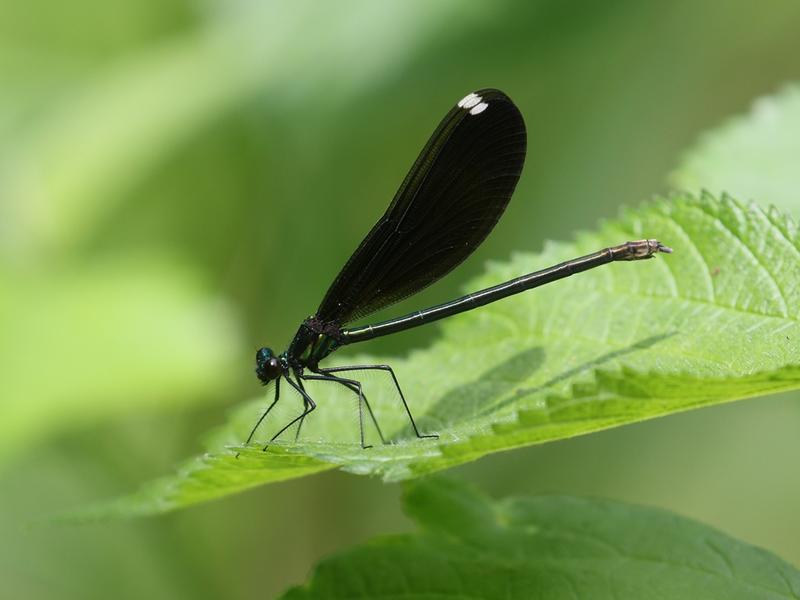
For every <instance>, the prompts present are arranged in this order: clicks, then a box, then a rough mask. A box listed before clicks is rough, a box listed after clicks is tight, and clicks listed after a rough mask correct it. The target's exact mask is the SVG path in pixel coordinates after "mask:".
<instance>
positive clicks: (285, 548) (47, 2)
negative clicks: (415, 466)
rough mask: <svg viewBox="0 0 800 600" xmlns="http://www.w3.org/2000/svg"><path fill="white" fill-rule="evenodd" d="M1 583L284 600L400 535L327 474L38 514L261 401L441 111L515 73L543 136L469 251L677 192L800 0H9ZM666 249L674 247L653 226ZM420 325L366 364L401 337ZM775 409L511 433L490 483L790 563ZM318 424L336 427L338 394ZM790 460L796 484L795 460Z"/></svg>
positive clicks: (46, 594)
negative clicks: (636, 505)
mask: <svg viewBox="0 0 800 600" xmlns="http://www.w3.org/2000/svg"><path fill="white" fill-rule="evenodd" d="M0 5H1V9H0V14H2V18H0V89H1V90H2V93H0V581H2V585H3V593H4V595H7V597H9V598H26V599H27V598H30V599H39V598H54V597H59V598H76V599H77V598H81V599H86V598H108V597H117V598H137V599H138V598H153V599H160V598H170V599H175V598H189V597H191V598H221V597H225V598H246V597H247V598H250V597H265V598H268V597H272V596H274V595H275V594H277V593H278V592H280V591H281V590H283V589H284V588H285V587H286V586H287V585H289V584H292V583H299V582H301V581H303V580H305V578H306V576H307V573H308V571H309V569H310V568H311V566H312V565H313V563H314V562H315V561H316V560H318V559H319V558H320V557H322V556H324V555H326V554H328V553H330V552H333V551H336V550H338V549H342V548H345V547H347V546H349V545H351V544H353V543H354V542H356V541H360V540H364V539H366V538H368V537H370V536H372V535H375V534H378V533H387V532H397V531H403V530H405V529H406V528H407V527H409V525H408V523H407V521H406V520H405V518H404V517H403V516H402V515H401V514H400V511H399V507H398V492H399V488H398V487H397V486H394V485H384V484H382V483H380V482H379V481H376V480H368V479H365V478H360V477H356V476H353V475H345V474H342V473H327V474H323V475H320V476H315V477H311V478H307V479H304V480H299V481H293V482H289V483H283V484H276V485H272V486H267V487H264V488H261V489H258V490H256V491H252V492H248V493H246V494H242V495H240V496H237V497H234V498H230V499H227V500H224V501H220V502H216V503H212V504H208V505H204V506H200V507H197V508H192V509H190V510H187V511H185V512H182V513H179V514H173V515H167V516H164V517H160V518H156V519H150V520H142V521H131V522H115V523H102V524H93V525H89V526H86V527H51V526H34V527H27V526H26V523H28V522H30V521H31V520H34V519H37V518H39V517H41V516H42V515H46V514H48V513H51V512H53V511H57V510H61V509H66V508H71V507H77V506H81V505H83V504H85V503H89V502H92V501H95V500H98V499H102V498H107V497H111V496H114V495H116V494H122V493H125V492H129V491H131V490H133V489H134V488H135V487H136V486H137V485H138V484H139V483H140V482H143V481H145V480H147V479H149V478H152V477H155V476H158V475H162V474H165V473H168V472H170V470H171V469H172V468H173V466H174V465H175V464H176V463H178V462H179V461H180V460H181V459H183V458H185V457H187V456H190V455H192V454H193V453H195V452H196V451H197V450H198V449H199V447H200V444H199V439H200V437H201V436H202V434H203V432H204V431H206V430H207V429H209V428H211V427H213V426H214V425H215V424H218V423H220V422H222V421H223V420H224V419H225V415H226V411H228V410H229V409H230V408H231V407H232V406H234V405H235V404H236V403H237V402H239V401H242V400H244V399H247V398H250V397H252V396H254V395H256V394H258V393H260V388H259V387H258V385H257V382H256V380H255V377H254V376H253V373H252V364H251V363H252V359H253V352H254V350H255V349H256V348H257V347H258V346H260V345H263V344H265V343H266V344H269V345H272V346H274V347H276V348H283V346H284V345H285V344H286V343H287V342H288V341H289V339H290V337H291V335H292V334H293V333H294V330H295V328H296V327H297V325H298V323H299V322H300V321H301V320H302V318H304V317H305V316H307V315H308V314H310V313H311V312H313V310H314V309H315V308H316V306H317V303H318V302H319V300H320V299H321V297H322V295H323V294H324V292H325V290H326V288H327V285H328V284H329V283H330V281H331V280H332V278H333V276H334V275H335V274H336V272H337V269H338V268H339V267H340V266H341V265H342V264H343V262H344V260H345V259H346V258H347V257H348V256H349V253H350V252H351V251H352V250H353V249H354V248H355V246H356V244H357V243H358V241H359V240H360V239H361V237H362V236H363V234H364V233H365V232H366V231H367V230H368V229H369V227H370V226H371V225H372V223H373V222H374V220H375V219H376V218H377V217H378V216H379V215H380V214H381V213H382V212H383V210H384V209H385V207H386V205H387V203H388V202H389V200H390V199H391V197H392V195H393V193H394V191H395V189H396V187H397V186H398V185H399V183H400V181H401V180H402V177H403V176H404V175H405V172H406V170H407V169H408V167H409V166H410V165H411V163H412V161H413V159H414V158H415V157H416V154H417V152H418V151H419V149H420V148H421V147H422V145H423V144H424V142H425V141H426V139H427V136H428V135H429V134H430V132H431V131H432V130H433V128H434V127H435V125H436V124H437V123H438V120H439V119H440V118H441V116H442V115H443V114H444V113H445V112H446V110H447V109H448V108H449V106H450V105H451V104H453V103H454V102H455V101H456V100H458V99H459V98H461V97H462V96H463V95H465V94H466V93H467V92H469V91H471V90H474V89H477V88H480V87H486V86H493V87H499V88H501V89H503V90H504V91H506V92H507V93H508V94H509V95H510V96H511V97H512V98H514V99H515V101H516V102H517V103H518V105H519V106H520V108H521V110H522V112H523V114H524V115H525V118H526V121H527V124H528V130H529V151H528V159H527V163H526V169H525V172H524V173H523V177H522V180H521V183H520V186H519V188H518V190H517V193H516V195H515V198H514V201H513V202H512V203H511V205H510V207H509V209H508V213H507V215H506V217H505V218H504V219H503V220H502V221H501V223H500V224H499V225H498V227H497V228H496V230H495V232H494V233H493V234H492V236H491V237H490V238H489V240H488V241H487V242H486V243H485V244H484V245H483V246H482V247H481V248H480V249H479V250H478V252H477V253H476V255H475V256H474V257H473V258H472V259H471V260H470V261H469V262H468V264H466V265H464V266H463V267H462V268H460V269H459V270H458V271H456V272H455V273H454V274H453V275H452V276H450V277H449V278H447V279H446V280H445V281H443V282H442V283H440V284H439V285H437V286H435V287H434V288H433V289H430V290H428V291H426V292H425V293H424V294H423V295H422V297H416V298H414V299H412V300H410V301H407V302H406V303H404V304H403V305H402V306H399V307H395V308H393V309H390V312H391V314H401V312H402V311H403V310H404V309H411V308H412V307H421V306H424V305H427V304H430V303H434V302H438V301H443V300H446V299H449V298H450V297H451V296H453V295H455V294H456V293H457V292H459V291H460V290H461V289H462V288H463V286H464V285H465V283H466V281H467V280H468V279H469V277H470V276H471V275H474V274H476V273H478V272H480V270H481V269H482V266H483V264H484V263H485V261H486V260H490V259H493V260H503V259H505V258H506V257H508V256H509V254H510V253H511V252H513V251H515V250H528V251H535V250H537V249H539V248H541V246H542V243H543V241H544V240H545V239H547V238H553V239H565V238H569V237H570V236H571V235H572V233H573V232H574V231H575V230H576V229H581V228H590V227H593V226H594V224H595V223H596V222H597V220H598V219H599V218H603V217H613V216H614V215H615V214H616V211H617V207H618V206H620V205H623V204H634V203H636V202H638V201H640V200H642V199H645V198H647V197H649V196H650V195H652V194H653V193H657V192H661V191H665V190H666V189H667V188H666V183H665V182H666V176H667V174H668V173H669V172H670V170H671V169H672V168H674V166H675V165H676V163H677V160H678V156H679V155H680V153H681V152H682V151H683V150H684V149H686V148H687V147H688V146H689V145H691V144H692V143H693V141H694V140H695V139H696V138H697V136H698V135H699V133H700V132H702V131H704V130H706V129H708V128H710V127H713V126H715V125H718V124H719V123H720V122H722V121H723V120H724V119H726V118H728V117H729V116H731V115H734V114H737V113H740V112H742V111H744V110H746V109H747V107H748V106H749V104H750V103H751V102H752V100H753V99H754V98H755V97H757V96H759V95H762V94H765V93H770V92H772V91H774V90H776V89H777V88H778V87H779V86H780V85H781V84H782V83H783V82H786V81H792V80H798V79H800V37H798V35H797V23H798V22H799V21H798V20H799V19H800V5H799V4H797V3H796V2H794V1H791V0H780V1H779V0H773V1H768V2H765V3H761V4H753V3H752V2H745V1H744V0H727V1H725V2H723V1H721V0H718V1H712V2H702V3H698V2H692V1H689V0H675V1H673V2H669V3H664V2H652V1H651V2H641V1H637V0H609V1H608V2H603V3H588V2H580V3H579V2H563V1H559V0H534V1H529V2H522V1H520V2H510V1H494V2H490V1H486V2H455V1H448V0H439V1H437V2H423V1H421V0H420V1H414V2H400V1H397V2H370V1H363V2H355V1H343V2H337V3H312V2H265V1H255V0H253V1H251V2H247V1H243V0H227V1H226V2H219V1H201V0H158V1H155V0H141V1H139V2H134V3H107V2H100V1H99V0H75V1H74V2H70V3H56V2H52V0H30V1H28V2H24V3H23V2H9V1H8V0H2V2H0ZM665 241H667V242H668V241H669V240H665ZM436 334H437V329H436V327H435V326H433V327H430V328H427V330H423V331H416V332H409V333H406V334H402V335H398V336H391V337H390V338H385V339H384V340H379V341H376V342H374V343H372V344H371V346H370V348H364V350H369V351H373V352H376V353H383V354H386V355H389V356H391V355H399V354H402V353H403V352H405V351H407V350H408V349H409V348H411V347H415V346H419V345H424V344H426V343H427V342H428V341H429V340H431V339H432V338H433V337H434V336H436ZM797 400H798V396H797V395H789V396H780V397H771V398H766V399H760V400H755V401H750V402H744V403H738V404H733V405H729V406H722V407H718V408H714V409H707V410H704V411H699V412H694V413H687V414H683V415H678V416H674V417H670V418H665V419H660V420H658V421H653V422H649V423H644V424H641V425H636V426H631V427H625V428H621V429H618V430H614V431H608V432H604V433H600V434H595V435H592V436H588V437H585V438H579V439H574V440H571V441H566V442H560V443H555V444H549V445H546V446H541V447H534V448H528V449H524V450H517V451H514V452H509V453H505V454H501V455H496V456H492V457H489V458H485V459H483V460H481V461H479V462H477V463H475V464H472V465H467V466H465V467H460V468H459V469H457V472H458V473H459V474H460V475H462V476H464V477H466V478H468V479H470V480H471V481H473V482H475V483H478V484H479V485H481V486H483V487H484V488H485V489H486V490H487V491H489V492H490V493H492V494H495V495H499V494H511V493H521V492H544V491H548V492H550V491H558V492H566V493H581V494H591V495H600V496H606V497H611V498H618V499H623V500H628V501H634V502H640V503H646V504H650V505H657V506H663V507H666V508H668V509H671V510H674V511H677V512H680V513H682V514H684V515H688V516H692V517H696V518H699V519H701V520H703V521H705V522H708V523H710V524H712V525H715V526H717V527H720V528H722V529H723V530H725V531H726V532H728V533H730V534H732V535H734V536H738V537H740V538H742V539H744V540H746V541H749V542H752V543H755V544H758V545H761V546H763V547H765V548H768V549H770V550H772V551H774V552H777V553H778V554H780V555H781V556H783V557H784V558H786V559H787V560H789V561H791V562H793V563H794V564H795V565H800V527H798V520H797V507H798V506H800V482H798V478H797V476H796V473H797V467H796V463H797V456H798V455H800V436H798V435H797V432H798V431H799V430H800V403H798V402H797ZM317 418H324V411H320V412H319V413H318V416H317ZM793 473H794V475H793Z"/></svg>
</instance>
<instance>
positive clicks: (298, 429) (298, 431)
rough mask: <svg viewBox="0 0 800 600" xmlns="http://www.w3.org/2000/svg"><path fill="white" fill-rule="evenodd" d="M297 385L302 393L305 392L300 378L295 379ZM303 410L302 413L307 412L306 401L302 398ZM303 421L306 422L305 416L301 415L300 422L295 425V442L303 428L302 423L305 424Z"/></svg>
mask: <svg viewBox="0 0 800 600" xmlns="http://www.w3.org/2000/svg"><path fill="white" fill-rule="evenodd" d="M297 384H298V385H299V386H300V389H302V390H303V391H304V392H305V391H306V388H305V387H303V380H302V378H301V377H297ZM303 410H304V411H305V410H308V400H306V399H305V397H303ZM305 420H306V417H305V414H303V415H301V416H300V422H299V423H298V424H297V431H296V432H295V434H294V441H295V442H296V441H297V439H298V438H299V437H300V430H301V429H302V428H303V423H304V422H305Z"/></svg>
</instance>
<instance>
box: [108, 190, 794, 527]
mask: <svg viewBox="0 0 800 600" xmlns="http://www.w3.org/2000/svg"><path fill="white" fill-rule="evenodd" d="M643 237H658V238H659V239H661V240H662V241H664V242H665V243H669V244H670V245H672V246H673V247H674V248H675V254H673V255H670V256H666V257H659V258H657V259H655V260H650V261H646V262H644V263H624V264H614V265H609V266H605V267H602V268H600V269H595V270H593V271H590V272H587V273H583V274H581V275H579V276H576V277H571V278H569V279H566V280H563V281H560V282H557V283H554V284H552V285H548V286H545V287H543V288H540V289H538V290H536V291H533V292H529V293H524V294H520V295H518V296H515V297H513V298H510V299H507V300H504V301H502V302H497V303H495V304H492V305H490V306H487V307H484V308H482V309H480V310H477V311H473V312H470V313H466V314H464V315H461V316H459V317H456V318H453V319H449V320H447V321H446V322H445V324H444V327H443V335H442V337H441V339H440V340H439V341H437V342H436V343H435V344H433V345H432V346H431V347H430V348H427V349H424V350H418V351H415V352H412V353H411V355H410V356H409V357H408V358H406V359H403V360H392V361H386V359H382V358H376V357H370V356H356V357H352V358H346V357H345V358H343V357H341V356H338V357H336V358H337V360H336V361H332V362H338V363H340V364H341V363H350V364H365V363H367V364H368V363H376V362H377V363H381V362H391V363H392V365H393V366H394V368H395V371H396V372H397V376H398V378H399V380H400V381H401V382H402V385H403V387H404V391H405V393H406V397H407V398H408V399H409V403H410V405H411V408H412V410H413V411H414V413H415V414H416V416H417V420H418V423H419V425H420V427H421V429H423V430H424V431H436V432H438V433H439V434H440V436H441V437H440V439H439V440H438V441H431V440H416V439H413V436H412V434H411V433H410V431H409V426H408V420H407V418H406V416H405V413H404V412H403V408H402V405H401V404H400V402H399V399H398V398H397V397H396V396H395V394H394V393H393V388H392V386H391V384H390V381H388V380H387V379H385V378H383V377H382V376H381V375H380V374H375V373H373V374H371V375H368V374H366V373H365V374H364V377H363V379H362V381H363V383H364V387H365V391H366V394H367V396H368V398H369V400H370V402H371V403H372V405H373V407H374V409H375V414H376V417H377V419H378V421H379V422H380V424H381V426H382V427H383V430H384V431H385V432H391V433H392V438H393V439H395V440H399V441H397V442H396V443H393V444H391V445H387V446H382V445H380V444H379V443H378V440H377V436H376V434H375V433H374V429H373V428H371V427H368V435H369V438H370V440H371V441H372V442H373V443H376V445H375V447H374V448H371V449H369V450H362V449H361V447H360V446H359V444H358V412H357V402H356V398H355V397H354V396H353V395H352V394H350V393H349V392H347V390H344V389H339V387H338V386H331V385H330V384H325V383H324V382H321V383H319V384H318V385H314V386H310V388H309V391H310V393H311V394H312V395H313V397H314V398H316V400H317V403H318V405H319V408H318V409H317V411H316V412H315V413H313V414H312V415H310V416H309V418H308V419H307V420H306V424H305V425H304V427H303V432H302V436H301V437H300V439H299V442H298V443H295V442H294V441H293V432H289V433H287V434H285V435H284V436H283V438H282V439H281V440H279V442H278V443H277V444H275V445H273V446H272V447H271V449H270V450H269V452H266V453H264V452H261V449H260V444H254V445H253V446H251V447H249V448H240V447H238V446H237V445H238V444H240V443H241V441H242V440H243V439H245V438H246V436H247V433H248V431H249V429H250V427H251V426H252V424H253V423H255V421H256V419H257V418H258V416H259V414H260V412H261V411H262V410H263V409H264V408H265V407H266V405H267V404H268V403H269V401H270V400H271V397H272V396H271V390H267V392H266V394H265V395H264V396H263V397H261V398H259V399H258V400H255V401H253V402H252V403H250V404H248V405H247V406H245V407H243V408H242V409H240V410H239V411H237V412H236V413H235V414H234V415H233V417H232V418H231V420H230V422H229V424H228V425H227V426H226V427H224V428H223V429H222V430H220V431H218V432H216V433H215V434H214V435H213V436H212V438H210V439H209V444H208V448H209V454H208V455H207V456H206V457H205V458H203V459H201V460H197V461H195V462H193V463H191V464H190V465H189V466H188V467H187V468H185V469H184V470H183V471H182V472H181V473H179V474H178V475H176V476H174V477H171V478H169V479H167V480H166V481H165V482H160V483H158V484H157V485H156V486H151V487H148V488H146V489H145V490H144V491H143V492H142V495H140V496H139V497H138V498H134V499H132V500H131V499H129V500H127V501H126V504H125V506H126V508H125V509H124V510H122V512H123V513H124V512H126V511H127V512H128V513H130V512H136V513H142V512H157V511H162V510H168V509H172V508H177V507H180V506H185V505H188V504H192V503H194V502H199V501H202V500H207V499H209V498H212V497H218V496H224V495H226V494H230V493H232V492H235V491H239V490H241V489H243V488H245V487H250V486H252V485H257V484H259V483H264V482H266V481H274V480H278V479H284V478H286V477H289V476H291V477H297V476H300V475H303V474H307V473H312V472H315V471H319V470H321V469H324V468H334V467H340V468H342V469H345V470H347V471H350V472H353V473H360V474H371V475H379V476H381V477H383V478H384V479H386V480H401V479H407V478H410V477H415V476H419V475H422V474H425V473H430V472H433V471H436V470H440V469H443V468H446V467H448V466H452V465H456V464H460V463H464V462H466V461H470V460H474V459H477V458H479V457H481V456H483V455H485V454H487V453H490V452H497V451H500V450H507V449H509V448H513V447H517V446H524V445H530V444H535V443H542V442H547V441H551V440H557V439H563V438H567V437H571V436H575V435H579V434H584V433H589V432H591V431H597V430H600V429H605V428H608V427H613V426H616V425H621V424H625V423H632V422H636V421H641V420H643V419H649V418H653V417H657V416H660V415H666V414H670V413H673V412H676V411H682V410H687V409H690V408H696V407H701V406H708V405H711V404H715V403H720V402H726V401H730V400H735V399H740V398H746V397H752V396H756V395H760V394H765V393H771V392H778V391H783V390H790V389H797V388H798V387H800V354H799V353H798V340H800V323H799V322H798V316H800V269H798V265H799V264H800V260H799V259H800V239H799V236H798V230H797V226H796V225H795V224H794V223H793V222H792V221H791V220H789V219H787V218H785V217H783V216H782V215H780V214H778V213H777V212H776V211H770V212H765V211H763V210H761V209H760V208H758V207H757V206H754V205H744V204H742V203H739V202H736V201H734V200H731V199H728V198H725V199H723V200H716V199H714V198H712V197H711V196H703V197H701V198H693V197H690V196H675V197H673V198H670V199H668V200H665V199H662V200H657V201H655V202H652V203H650V204H648V205H646V206H644V207H642V208H640V209H638V210H631V211H629V212H627V213H626V214H625V215H624V216H622V217H621V218H620V219H619V220H617V221H614V222H609V223H606V224H604V225H603V226H602V227H601V228H600V230H599V231H598V232H596V233H591V234H590V233H586V234H582V235H580V236H579V237H578V239H577V241H576V242H574V243H571V244H552V245H549V246H548V247H547V248H546V249H545V251H544V252H542V253H541V254H539V255H531V254H520V255H517V256H515V257H514V258H513V259H512V260H511V261H509V262H508V263H504V264H494V265H491V266H490V267H489V269H488V270H487V272H486V274H485V275H483V276H482V277H480V278H478V279H477V280H476V281H473V282H472V284H471V285H470V289H473V290H474V289H480V288H482V287H486V286H489V285H491V284H494V283H497V282H500V281H504V280H507V279H510V278H512V277H515V276H518V275H520V274H523V273H528V272H531V271H534V270H536V269H540V268H543V267H546V266H549V265H552V264H555V263H558V262H560V261H562V260H565V259H567V258H570V257H575V256H579V255H582V254H587V253H589V252H591V251H594V250H597V249H599V248H602V247H604V246H608V245H610V244H615V243H619V242H622V241H625V240H627V239H636V238H643ZM284 387H287V386H284ZM284 394H285V395H284V396H282V399H281V402H280V403H279V404H278V410H276V412H274V413H273V414H271V415H270V419H269V423H267V424H265V425H264V426H262V427H261V428H260V430H259V432H258V435H257V439H258V440H260V441H261V442H263V441H264V440H268V439H269V438H270V437H271V436H272V434H273V432H275V431H277V430H278V428H279V427H280V426H281V425H283V424H284V423H287V422H288V421H289V420H290V419H291V418H292V417H294V416H296V415H297V414H298V412H299V411H300V409H301V408H302V404H301V401H300V398H299V397H297V396H292V395H291V394H288V393H287V391H286V390H284ZM237 449H238V450H241V452H242V456H241V457H240V458H239V459H236V458H234V456H233V454H234V452H235V451H236V450H237ZM132 506H136V507H138V508H137V509H136V510H133V511H131V509H130V507H132ZM113 511H114V512H115V514H116V513H118V512H119V511H118V510H117V509H114V510H113ZM99 512H100V513H102V512H103V509H101V510H100V511H99Z"/></svg>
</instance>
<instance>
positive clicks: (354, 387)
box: [303, 374, 386, 449]
mask: <svg viewBox="0 0 800 600" xmlns="http://www.w3.org/2000/svg"><path fill="white" fill-rule="evenodd" d="M303 379H305V380H306V381H333V382H336V383H340V384H342V385H344V386H345V387H346V388H348V389H349V390H351V391H353V392H355V393H356V394H358V428H359V432H360V434H361V447H362V448H364V449H366V448H372V445H371V444H367V443H366V441H365V439H364V407H363V405H364V404H366V406H367V408H368V409H369V414H370V416H371V417H372V422H373V423H374V424H375V428H376V429H377V430H378V434H379V435H380V436H381V441H382V442H383V443H384V444H385V443H386V440H385V439H384V437H383V432H382V431H381V428H380V427H379V426H378V421H377V420H376V419H375V415H374V414H373V413H372V408H370V406H369V403H368V402H367V398H366V397H365V396H364V390H363V389H362V387H361V382H360V381H356V380H355V379H345V378H343V377H336V376H335V375H325V374H320V375H304V376H303Z"/></svg>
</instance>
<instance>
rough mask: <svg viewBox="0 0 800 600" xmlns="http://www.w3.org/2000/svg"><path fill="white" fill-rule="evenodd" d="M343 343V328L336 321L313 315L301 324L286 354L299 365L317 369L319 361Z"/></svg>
mask: <svg viewBox="0 0 800 600" xmlns="http://www.w3.org/2000/svg"><path fill="white" fill-rule="evenodd" d="M341 345H342V344H341V330H340V329H339V327H338V326H337V325H336V324H335V323H325V322H323V321H321V320H320V319H318V318H317V317H316V316H311V317H308V318H307V319H306V320H305V321H303V323H302V324H301V325H300V328H299V329H298V330H297V333H296V334H295V336H294V339H293V340H292V343H291V345H290V346H289V349H288V350H287V351H286V354H287V355H288V357H289V359H290V360H294V361H295V362H296V363H297V366H301V367H311V368H312V369H315V368H316V367H317V364H318V363H319V361H321V360H322V359H323V358H325V357H326V356H328V355H329V354H330V353H331V352H333V351H334V350H336V349H337V348H338V347H339V346H341Z"/></svg>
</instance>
